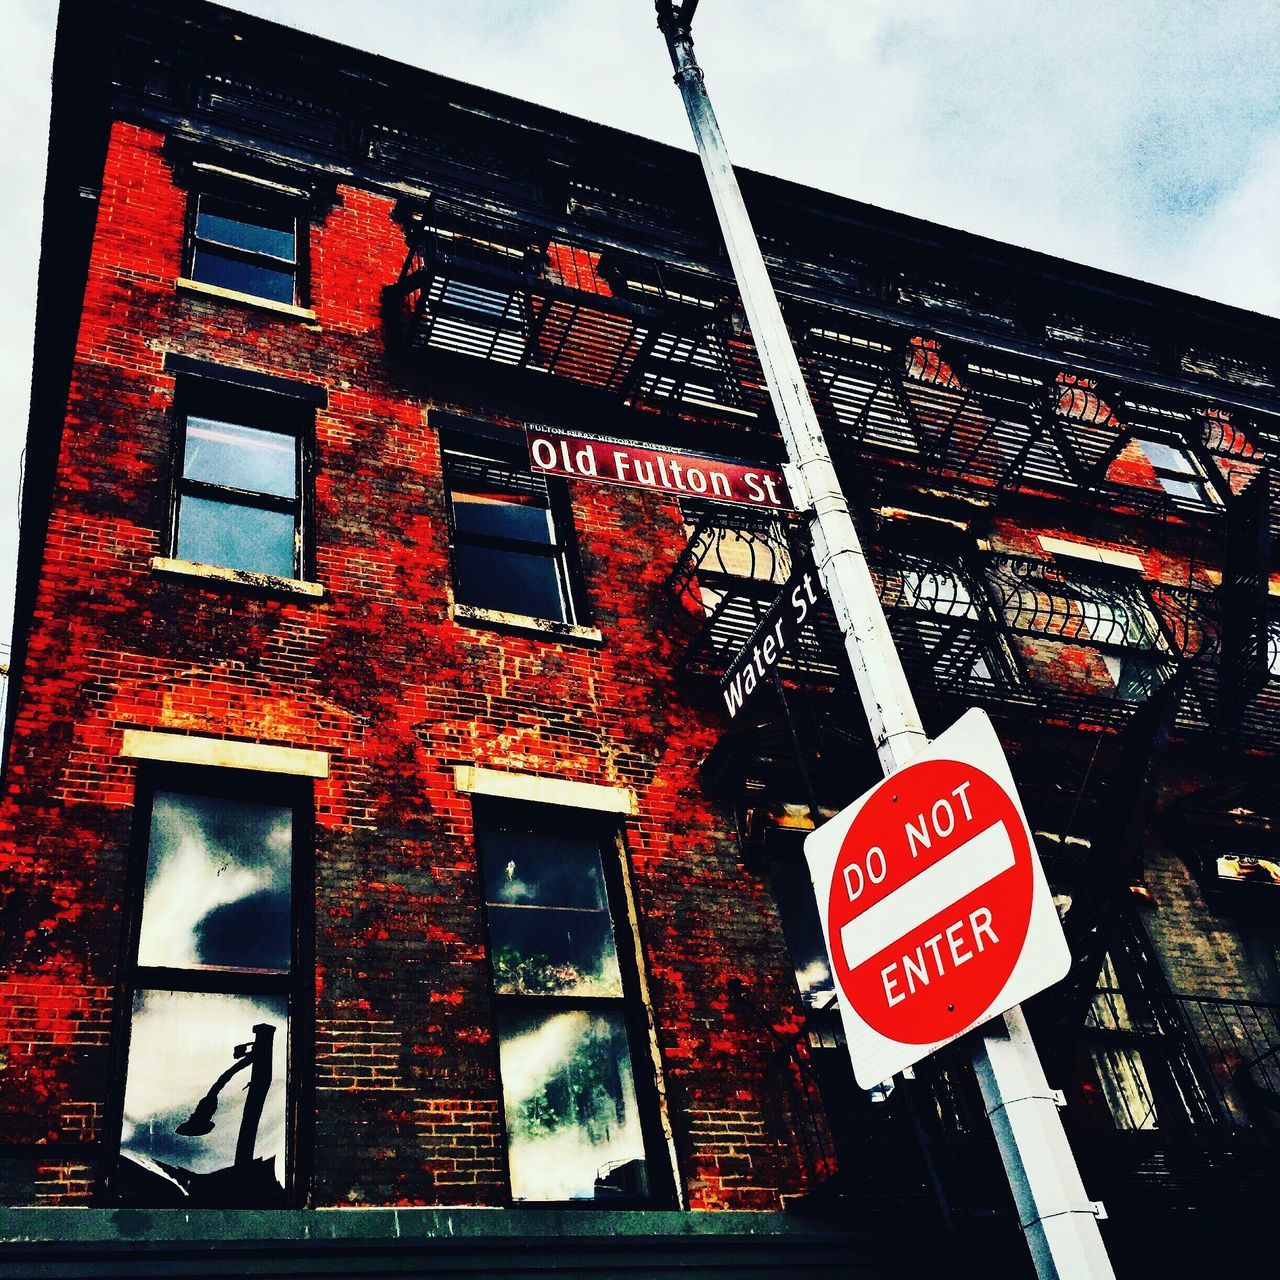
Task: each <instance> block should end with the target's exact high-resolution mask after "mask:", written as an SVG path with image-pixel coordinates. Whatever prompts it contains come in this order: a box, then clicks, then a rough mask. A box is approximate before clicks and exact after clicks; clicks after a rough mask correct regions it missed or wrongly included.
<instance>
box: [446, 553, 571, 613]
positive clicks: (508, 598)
mask: <svg viewBox="0 0 1280 1280" xmlns="http://www.w3.org/2000/svg"><path fill="white" fill-rule="evenodd" d="M454 557H455V564H456V566H457V570H458V580H457V584H456V586H457V598H458V603H459V604H470V605H475V606H476V607H477V608H480V609H497V610H500V611H501V612H503V613H518V614H523V615H524V616H525V617H527V618H551V619H553V620H554V621H557V622H563V621H564V620H565V608H564V602H563V598H562V596H561V593H560V571H559V568H558V566H557V563H556V561H555V559H554V558H553V557H551V556H542V555H532V554H525V553H523V552H520V551H499V550H497V549H496V548H493V547H474V546H470V545H468V544H467V543H465V542H460V543H459V544H458V545H457V546H456V547H455V548H454Z"/></svg>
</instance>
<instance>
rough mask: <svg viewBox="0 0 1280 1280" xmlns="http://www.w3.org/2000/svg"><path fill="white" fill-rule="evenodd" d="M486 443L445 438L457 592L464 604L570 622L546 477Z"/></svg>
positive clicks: (564, 564)
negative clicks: (488, 449)
mask: <svg viewBox="0 0 1280 1280" xmlns="http://www.w3.org/2000/svg"><path fill="white" fill-rule="evenodd" d="M481 447H482V445H480V444H477V443H473V442H471V441H464V440H461V439H459V440H457V441H456V442H455V443H453V444H449V443H446V445H445V449H444V461H445V469H446V479H447V483H448V491H449V511H450V515H451V517H452V532H453V566H454V574H455V579H454V597H455V599H456V600H457V602H458V603H459V604H463V605H472V606H474V607H476V608H479V609H493V610H494V611H496V612H498V613H512V614H518V615H521V616H523V617H527V618H547V619H550V620H552V621H554V622H572V621H573V620H574V609H573V599H572V593H571V591H570V584H569V571H568V564H567V562H566V559H565V547H564V545H563V537H562V531H561V530H560V529H559V528H557V524H556V519H555V515H554V513H553V512H552V510H551V503H550V498H549V495H548V493H547V487H546V482H545V480H544V479H543V478H542V477H541V476H534V475H530V474H529V472H528V471H527V470H520V469H518V468H517V467H516V466H515V465H514V464H509V463H507V462H506V461H503V460H501V459H500V458H498V457H488V456H485V455H484V454H483V453H478V452H474V451H473V450H476V449H478V448H481Z"/></svg>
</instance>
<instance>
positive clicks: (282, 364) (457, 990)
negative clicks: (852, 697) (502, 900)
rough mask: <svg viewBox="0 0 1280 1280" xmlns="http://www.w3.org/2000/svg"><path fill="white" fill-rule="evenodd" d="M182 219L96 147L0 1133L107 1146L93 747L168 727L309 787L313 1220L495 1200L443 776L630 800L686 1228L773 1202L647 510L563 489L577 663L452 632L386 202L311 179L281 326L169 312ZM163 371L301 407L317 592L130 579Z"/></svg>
mask: <svg viewBox="0 0 1280 1280" xmlns="http://www.w3.org/2000/svg"><path fill="white" fill-rule="evenodd" d="M185 209H186V196H185V193H184V192H183V191H181V190H179V189H178V188H177V187H175V185H174V183H173V181H172V175H171V173H170V170H169V167H168V165H167V164H166V161H165V159H164V155H163V151H162V139H161V138H160V137H159V136H157V135H155V134H153V133H150V132H148V131H146V130H142V129H139V128H136V127H133V126H130V125H127V124H117V125H116V126H115V128H114V130H113V134H112V139H111V144H110V149H109V153H108V158H107V165H106V173H105V177H104V182H103V187H102V195H101V201H100V205H99V213H98V226H97V233H96V238H95V243H94V247H93V255H92V262H91V266H90V272H89V279H88V287H87V290H86V295H85V304H84V318H83V323H82V326H81V331H80V338H79V344H78V348H77V353H76V364H75V369H74V374H73V380H72V385H71V390H70V396H69V403H68V407H67V422H66V431H65V435H64V439H63V444H62V454H61V459H60V464H59V483H58V487H57V490H56V493H55V496H54V502H53V514H52V518H51V523H50V533H49V539H48V548H47V553H46V558H45V565H44V573H43V580H42V583H41V587H40V593H39V598H38V603H37V607H36V613H35V625H34V630H33V634H32V638H31V650H30V661H29V666H28V671H27V676H26V679H25V682H24V685H23V688H22V691H21V699H20V703H19V706H18V711H17V721H16V731H15V738H14V747H13V755H12V763H11V768H10V771H9V773H8V775H7V782H8V790H7V794H6V795H5V797H4V799H3V805H2V807H0V836H2V837H3V840H4V844H3V852H2V853H0V873H3V878H4V883H5V890H4V892H5V899H4V920H5V929H4V943H3V945H4V946H5V947H6V949H7V951H8V955H7V956H6V960H7V963H6V965H5V966H4V971H5V972H7V973H8V974H9V975H10V977H9V979H8V982H7V983H6V986H5V988H4V990H5V996H6V998H5V999H4V1000H3V1002H0V1016H2V1017H3V1018H4V1020H5V1023H6V1025H5V1027H4V1032H5V1040H6V1044H7V1055H8V1056H7V1058H6V1059H5V1060H4V1067H3V1070H2V1071H0V1107H2V1108H3V1110H2V1112H0V1128H2V1129H3V1131H4V1133H5V1134H6V1136H8V1137H10V1138H13V1139H18V1140H25V1141H31V1142H59V1143H64V1144H66V1143H72V1144H75V1143H90V1144H91V1143H92V1142H93V1141H95V1140H102V1139H107V1140H109V1139H110V1135H104V1134H103V1131H102V1119H101V1117H102V1108H103V1107H104V1105H105V1104H106V1102H107V1100H108V1094H109V1088H110V1085H109V1080H110V1075H111V1071H112V1068H113V1059H112V1057H111V1054H110V1049H109V1045H108V1043H107V1041H108V1039H109V1036H108V1028H109V1020H110V1018H111V1015H112V1009H113V1001H114V998H115V992H116V989H117V987H116V984H117V982H118V980H119V977H120V968H119V966H120V962H121V956H120V946H121V937H122V936H123V935H122V908H121V904H122V900H123V895H124V884H125V871H126V861H127V850H128V846H129V832H130V823H131V817H132V805H133V798H134V777H135V771H134V766H133V764H132V763H131V762H130V761H128V760H125V759H122V758H121V756H120V748H121V742H122V735H123V731H124V729H125V728H126V727H136V728H144V729H170V730H179V731H184V732H191V733H197V734H206V735H225V736H228V737H234V738H245V739H252V740H255V741H259V742H266V743H273V744H284V745H290V746H299V747H308V748H316V749H320V750H324V751H327V752H329V753H331V759H332V770H331V776H330V777H329V778H327V779H325V780H323V781H321V782H318V783H317V784H316V793H315V798H316V816H317V823H316V827H317V831H316V850H315V885H316V943H315V946H316V978H315V986H316V1043H315V1063H316V1078H315V1111H316V1115H315V1126H314V1144H315V1149H316V1157H315V1171H314V1187H315V1201H316V1203H319V1204H348V1203H370V1204H391V1203H442V1204H452V1203H457V1204H492V1203H499V1202H500V1201H501V1198H502V1196H503V1185H504V1172H503V1160H502V1150H501V1147H500V1129H499V1111H500V1107H499V1094H498V1087H497V1081H496V1070H495V1062H496V1051H495V1046H494V1044H493V1042H492V1038H491V1033H490V1025H491V1016H490V1008H489V995H488V982H489V979H488V969H487V960H486V956H485V951H484V946H483V938H482V932H481V919H480V911H479V900H480V889H479V885H478V879H477V871H476V863H475V856H474V851H473V844H472V838H471V811H470V805H469V802H468V801H467V800H466V798H465V797H463V796H460V795H459V794H458V793H457V792H456V791H455V789H454V786H453V780H452V767H453V766H454V765H457V764H482V765H489V766H492V767H496V768H506V769H525V770H528V771H530V772H534V773H540V774H546V775H551V776H555V777H562V778H568V779H573V780H578V781H583V782H592V783H602V784H606V785H610V786H627V787H631V788H633V789H634V790H635V791H636V792H637V793H638V795H639V802H640V803H639V807H640V816H639V817H638V818H636V819H635V820H633V821H629V822H628V823H627V824H626V830H625V839H626V845H627V849H628V851H629V860H630V867H631V873H632V876H633V879H634V886H635V890H636V895H637V899H638V903H639V909H640V916H641V919H640V932H641V937H642V939H643V947H644V956H645V962H646V966H647V973H648V980H649V985H650V990H651V993H652V998H653V1005H654V1014H655V1018H656V1023H657V1027H658V1038H659V1042H660V1045H661V1052H662V1059H663V1068H664V1072H665V1086H666V1091H667V1096H668V1099H669V1103H670V1109H671V1116H672V1123H673V1127H674V1130H675V1138H676V1144H677V1147H678V1149H679V1154H680V1177H681V1180H682V1182H683V1185H684V1186H685V1188H686V1189H687V1195H688V1200H689V1203H690V1204H691V1205H692V1206H694V1207H732V1208H748V1207H770V1206H776V1205H777V1204H778V1203H779V1200H780V1196H781V1195H782V1194H783V1193H788V1192H794V1191H796V1190H799V1189H801V1188H802V1186H803V1185H804V1179H805V1173H804V1171H803V1170H802V1169H800V1168H799V1167H797V1164H796V1156H795V1154H794V1153H795V1151H796V1148H797V1146H798V1144H797V1142H796V1141H795V1140H794V1137H793V1136H792V1135H790V1134H789V1133H788V1132H786V1124H787V1121H786V1117H787V1115H788V1111H787V1107H786V1103H785V1092H786V1090H785V1083H784V1082H783V1081H781V1080H778V1079H775V1078H774V1077H773V1075H772V1074H771V1073H770V1072H769V1071H768V1070H767V1061H768V1059H769V1057H770V1055H771V1053H772V1051H773V1044H772V1042H771V1041H770V1039H769V1037H768V1036H767V1035H766V1034H765V1033H764V1032H763V1031H762V1030H761V1029H760V1028H759V1027H758V1026H757V1025H756V1024H755V1023H754V1022H752V1020H751V1019H750V1018H747V1017H745V1016H744V1015H742V1014H740V1013H739V1012H737V1009H738V1006H737V1005H731V1003H730V1000H729V997H728V988H729V982H730V979H735V978H736V979H739V980H741V981H742V982H744V983H745V984H746V987H747V990H748V992H749V994H750V995H751V998H752V999H753V1000H754V1001H755V1003H756V1004H758V1005H759V1006H760V1007H761V1008H762V1009H764V1010H765V1011H766V1014H767V1017H768V1018H769V1019H770V1020H771V1021H772V1022H773V1023H774V1024H775V1025H776V1026H777V1027H778V1028H779V1029H780V1030H782V1031H783V1032H784V1033H785V1032H786V1031H788V1030H789V1029H793V1026H794V1023H793V1019H794V1017H795V1013H796V1009H795V1006H794V1000H795V997H794V992H793V983H792V979H791V976H790V972H789V968H788V963H787V960H786V957H785V954H784V952H783V949H782V944H781V941H780V933H779V930H778V928H777V922H776V919H775V914H774V908H773V906H772V900H771V897H770V895H769V893H768V891H767V890H766V888H765V887H764V885H763V884H762V882H761V881H760V879H759V878H758V877H757V876H756V875H754V874H752V873H748V872H746V871H744V869H743V868H742V866H741V865H740V864H739V863H738V861H737V858H736V850H735V846H734V843H733V841H732V839H731V837H730V834H729V832H728V830H727V829H726V827H725V825H724V820H723V818H722V817H721V816H720V815H718V814H717V813H716V812H714V811H713V810H712V809H711V808H710V807H709V805H708V802H707V801H706V800H705V798H704V797H703V795H702V791H701V789H700V787H699V785H698V781H697V777H696V769H697V766H698V764H699V762H700V760H701V759H702V757H703V756H704V755H705V753H706V752H707V750H708V749H709V748H710V747H711V745H712V744H713V742H714V741H715V738H716V736H717V733H718V732H719V729H720V726H719V724H718V722H717V721H716V719H715V716H716V712H715V709H714V707H712V706H711V705H710V704H709V703H708V704H706V710H705V712H704V711H700V710H699V709H698V707H697V706H696V705H691V703H690V696H689V695H687V694H686V693H685V692H684V691H683V690H680V689H677V688H676V687H675V685H674V684H673V683H672V679H671V676H670V671H671V661H670V659H671V651H670V645H669V642H668V640H667V639H666V637H665V636H664V635H663V633H662V631H661V629H660V625H659V623H658V621H657V619H658V618H660V616H661V612H662V610H661V607H660V606H661V605H662V604H663V603H664V601H662V599H661V584H662V581H663V579H664V577H665V575H666V573H667V571H668V569H669V567H670V564H671V563H672V561H673V559H674V557H675V555H676V554H677V552H678V549H679V545H680V542H681V539H682V529H681V524H680V519H679V514H678V512H677V511H676V509H675V508H674V506H673V505H671V504H668V503H665V502H663V501H661V500H659V499H657V498H656V497H650V496H647V495H643V494H639V493H633V492H624V491H620V490H609V489H606V488H604V487H592V486H589V485H580V486H578V487H576V488H574V489H573V491H572V501H573V507H574V515H575V521H576V525H577V529H578V532H579V538H580V542H581V549H582V559H583V562H584V568H585V580H586V588H587V593H588V595H589V597H590V601H591V605H592V608H593V611H594V620H595V622H596V623H597V624H598V625H599V627H600V628H601V630H602V631H603V632H604V635H605V643H604V645H603V646H602V647H600V648H598V649H596V648H590V647H583V646H573V645H569V644H563V645H562V644H558V643H555V642H553V641H550V640H548V639H545V638H533V637H520V636H499V635H497V634H494V633H492V632H486V631H481V630H468V629H465V628H462V627H460V626H457V625H455V624H454V623H453V622H452V621H451V619H450V615H449V602H450V585H449V573H448V563H447V545H446V544H447V535H446V529H445V522H444V507H443V495H442V490H441V477H440V460H439V450H438V443H437V438H436V435H435V433H434V431H433V430H432V429H431V427H430V425H429V415H428V410H429V408H430V407H431V406H430V405H429V404H428V403H427V402H425V401H424V400H422V399H420V398H415V396H414V395H412V394H410V393H409V392H408V391H407V390H406V386H405V385H404V383H403V382H401V381H400V380H399V375H398V374H397V371H396V370H395V368H394V367H393V366H392V365H391V363H390V362H389V359H388V356H387V352H386V346H385V342H384V338H383V333H382V329H381V318H380V303H381V299H380V292H381V288H382V286H383V285H384V284H385V283H388V282H391V281H393V280H394V279H395V278H396V276H397V274H398V272H399V269H400V266H401V262H402V259H403V257H404V253H405V246H404V240H403V236H402V233H401V232H400V230H399V229H398V228H397V227H396V226H395V225H394V224H393V222H392V220H391V216H390V215H391V201H389V200H388V199H385V198H381V197H378V196H375V195H371V194H369V193H366V192H362V191H359V190H355V189H352V188H347V187H343V188H340V189H339V195H338V200H337V202H336V205H335V207H334V208H333V209H332V211H331V212H329V213H328V215H327V216H326V217H325V219H324V221H323V224H322V225H317V226H314V227H313V228H312V231H311V237H310V252H311V292H312V298H311V302H312V305H313V306H314V310H315V312H316V317H317V319H316V322H315V323H314V324H312V323H308V322H304V321H300V320H297V319H294V318H291V317H284V316H279V315H273V314H271V313H269V312H267V311H264V310H260V309H254V308H251V307H245V306H242V305H238V304H236V303H233V302H226V301H222V300H217V299H212V298H210V299H206V298H203V297H197V296H193V295H190V294H187V293H180V292H177V291H175V288H174V280H175V278H176V277H178V276H179V275H180V274H181V269H182V234H183V225H184V215H185ZM167 351H174V352H182V353H185V354H188V355H191V356H195V357H199V358H203V359H207V360H210V361H215V362H218V363H223V364H227V365H235V366H240V367H244V368H250V369H256V370H261V371H264V372H269V373H274V374H279V375H283V376H287V377H291V378H294V379H296V380H299V381H304V382H315V383H319V384H321V385H323V386H324V387H326V388H327V389H328V392H329V399H328V405H327V407H326V408H324V409H322V410H320V411H318V412H317V414H316V426H315V445H316V458H317V466H316V474H315V527H314V538H315V545H316V562H317V577H318V579H319V581H321V582H322V583H323V584H324V586H325V589H326V592H327V596H326V599H325V600H323V601H320V602H315V601H311V600H301V599H298V600H295V599H280V598H272V597H268V596H264V595H255V594H253V593H250V592H247V591H244V590H241V589H238V588H235V587H231V586H221V585H216V584H209V583H204V584H201V583H196V582H188V581H179V580H175V579H173V578H165V577H160V576H157V575H156V574H155V573H154V572H153V571H152V570H151V568H150V566H149V560H150V557H151V556H153V555H157V554H164V553H165V551H166V548H165V546H164V545H163V541H162V540H163V538H164V536H165V528H166V522H167V520H168V500H169V484H170V475H169V467H170V463H169V449H170V440H171V431H172V426H173V417H172V405H173V395H174V385H175V383H174V378H173V377H172V376H171V375H169V374H166V373H165V372H164V371H163V359H164V354H165V352H167ZM451 407H453V408H460V409H463V410H465V409H466V408H468V406H466V405H460V406H459V405H455V406H451ZM779 1126H782V1129H781V1130H780V1129H779ZM66 1150H67V1149H66V1148H65V1147H63V1148H60V1151H61V1152H62V1154H60V1155H59V1156H58V1158H57V1159H50V1160H49V1161H47V1163H46V1165H45V1166H42V1167H43V1168H44V1172H43V1173H42V1174H40V1176H39V1180H38V1186H35V1185H33V1186H32V1187H31V1190H30V1198H31V1200H35V1199H37V1198H38V1199H40V1200H41V1201H42V1202H44V1201H47V1200H49V1199H50V1198H53V1199H55V1200H61V1201H63V1202H74V1201H76V1200H80V1199H83V1198H84V1197H86V1196H88V1195H90V1194H91V1192H92V1188H93V1186H94V1183H95V1178H96V1176H97V1167H98V1156H99V1154H100V1150H101V1148H100V1147H97V1146H93V1145H85V1146H84V1147H83V1150H82V1152H81V1149H79V1148H73V1150H74V1151H75V1154H74V1155H73V1156H68V1155H66V1154H65V1153H66Z"/></svg>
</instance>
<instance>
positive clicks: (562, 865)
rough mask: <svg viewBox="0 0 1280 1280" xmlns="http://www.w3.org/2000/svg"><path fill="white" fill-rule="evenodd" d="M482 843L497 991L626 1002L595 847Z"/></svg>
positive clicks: (488, 839) (508, 839) (534, 837)
mask: <svg viewBox="0 0 1280 1280" xmlns="http://www.w3.org/2000/svg"><path fill="white" fill-rule="evenodd" d="M482 843H483V849H484V874H485V897H486V899H487V900H488V903H489V935H490V940H491V944H492V956H493V977H494V983H495V987H496V989H497V991H498V992H499V993H500V994H503V995H508V994H522V995H565V996H568V995H574V996H588V995H590V996H599V995H608V996H618V995H621V994H622V979H621V976H620V974H619V971H618V954H617V950H616V948H615V945H614V937H613V922H612V920H611V919H610V917H609V911H608V905H607V901H606V898H605V889H604V875H603V871H602V869H601V865H600V850H599V848H598V847H597V846H596V844H595V842H594V841H588V840H573V839H568V838H564V837H560V836H553V835H544V834H534V833H528V832H522V833H514V832H509V831H488V832H485V833H484V834H483V837H482Z"/></svg>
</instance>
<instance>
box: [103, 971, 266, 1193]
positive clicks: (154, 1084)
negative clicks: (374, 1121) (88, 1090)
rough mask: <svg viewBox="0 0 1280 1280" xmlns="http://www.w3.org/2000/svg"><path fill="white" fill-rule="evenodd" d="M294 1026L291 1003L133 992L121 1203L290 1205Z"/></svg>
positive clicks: (119, 1178) (259, 998) (190, 993)
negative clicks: (286, 1176) (286, 1180)
mask: <svg viewBox="0 0 1280 1280" xmlns="http://www.w3.org/2000/svg"><path fill="white" fill-rule="evenodd" d="M288 1025H289V1020H288V1008H287V1001H286V999H285V997H283V996H262V995H256V996H241V995H228V994H223V993H218V992H195V991H139V992H137V993H136V994H135V995H134V999H133V1016H132V1023H131V1027H130V1037H129V1065H128V1074H127V1077H126V1083H125V1096H124V1126H123V1129H122V1131H121V1140H120V1156H121V1159H120V1165H119V1168H118V1172H117V1191H118V1193H119V1194H120V1195H121V1196H122V1197H123V1198H124V1199H126V1200H130V1201H134V1202H137V1203H147V1204H154V1205H170V1204H171V1205H184V1204H190V1205H196V1204H205V1205H209V1204H266V1205H271V1204H279V1203H282V1201H283V1196H284V1188H283V1185H282V1182H283V1171H284V1170H285V1168H286V1167H287V1156H288V1151H287V1141H288V1138H287V1124H286V1106H285V1098H286V1087H287V1067H286V1063H287V1062H288Z"/></svg>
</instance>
